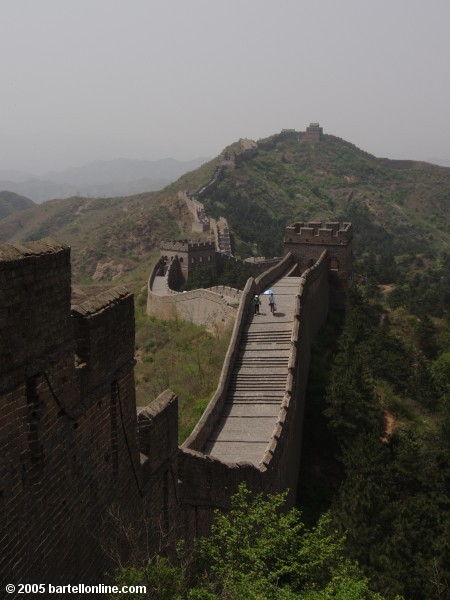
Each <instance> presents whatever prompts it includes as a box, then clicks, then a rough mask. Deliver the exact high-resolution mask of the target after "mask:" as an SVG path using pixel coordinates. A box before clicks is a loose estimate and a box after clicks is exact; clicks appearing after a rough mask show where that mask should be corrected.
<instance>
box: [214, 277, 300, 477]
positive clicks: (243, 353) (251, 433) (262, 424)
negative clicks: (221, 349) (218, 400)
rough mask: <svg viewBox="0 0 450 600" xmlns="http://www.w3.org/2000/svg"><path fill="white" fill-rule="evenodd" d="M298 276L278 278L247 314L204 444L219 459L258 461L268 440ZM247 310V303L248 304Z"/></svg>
mask: <svg viewBox="0 0 450 600" xmlns="http://www.w3.org/2000/svg"><path fill="white" fill-rule="evenodd" d="M299 284H300V278H299V277H282V278H281V279H279V280H278V281H277V282H276V283H275V284H273V285H272V286H271V289H273V291H274V292H275V300H276V303H277V312H276V313H275V315H272V314H271V312H270V309H269V304H268V300H269V297H268V296H264V295H262V296H261V302H262V306H261V310H260V312H261V314H260V315H253V314H249V315H248V316H247V322H246V324H245V328H244V331H243V333H242V336H241V340H240V345H239V351H238V354H237V357H236V361H235V364H234V367H233V373H232V375H231V379H230V383H229V386H228V391H227V399H226V403H225V407H224V410H223V412H222V415H221V417H220V419H219V420H218V423H217V424H216V427H215V428H214V430H213V432H212V434H211V437H210V438H209V440H208V442H207V444H206V447H205V449H204V452H205V454H211V455H214V456H217V457H218V458H220V459H221V460H223V461H227V462H238V461H246V462H252V463H253V464H255V465H258V464H259V463H260V461H261V460H262V458H263V456H264V452H265V450H266V448H267V445H268V443H269V441H270V438H271V435H272V432H273V429H274V427H275V424H276V421H277V417H278V413H279V410H280V406H281V401H282V399H283V396H284V392H285V389H286V380H287V375H288V360H289V350H290V341H291V332H292V325H293V319H294V307H295V295H296V294H297V293H298V289H299ZM252 311H253V306H252Z"/></svg>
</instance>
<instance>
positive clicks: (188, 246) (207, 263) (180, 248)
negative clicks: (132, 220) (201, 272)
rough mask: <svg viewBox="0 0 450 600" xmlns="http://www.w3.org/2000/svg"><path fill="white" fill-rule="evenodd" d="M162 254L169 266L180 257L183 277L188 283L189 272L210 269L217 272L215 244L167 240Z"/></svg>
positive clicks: (163, 245) (163, 244)
mask: <svg viewBox="0 0 450 600" xmlns="http://www.w3.org/2000/svg"><path fill="white" fill-rule="evenodd" d="M160 254H161V256H162V257H163V258H164V260H165V261H166V264H167V266H168V264H169V263H170V262H171V261H172V260H173V259H174V258H175V256H177V257H178V261H179V264H180V270H181V275H182V277H183V280H184V281H187V279H188V277H189V272H190V271H191V272H192V270H193V269H196V268H199V267H200V268H201V267H210V268H212V269H213V271H214V272H215V270H216V247H215V244H214V242H193V241H191V240H165V241H164V242H163V243H162V244H161V248H160Z"/></svg>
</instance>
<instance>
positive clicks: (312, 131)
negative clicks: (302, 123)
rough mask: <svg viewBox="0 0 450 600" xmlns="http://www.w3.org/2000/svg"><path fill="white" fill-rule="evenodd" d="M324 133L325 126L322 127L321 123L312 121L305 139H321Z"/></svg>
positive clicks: (312, 140) (313, 140) (314, 140)
mask: <svg viewBox="0 0 450 600" xmlns="http://www.w3.org/2000/svg"><path fill="white" fill-rule="evenodd" d="M322 135H323V128H322V127H320V125H319V123H310V124H309V127H307V128H306V132H305V134H304V139H305V140H308V141H311V142H316V141H317V142H318V141H320V139H321V137H322Z"/></svg>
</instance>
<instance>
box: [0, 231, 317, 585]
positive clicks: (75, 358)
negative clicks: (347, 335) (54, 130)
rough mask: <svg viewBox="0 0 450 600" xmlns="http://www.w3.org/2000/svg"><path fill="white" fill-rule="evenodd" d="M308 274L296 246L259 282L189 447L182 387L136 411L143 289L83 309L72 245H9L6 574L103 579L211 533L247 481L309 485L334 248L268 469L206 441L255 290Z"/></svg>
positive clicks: (1, 464)
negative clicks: (316, 381) (309, 442)
mask: <svg viewBox="0 0 450 600" xmlns="http://www.w3.org/2000/svg"><path fill="white" fill-rule="evenodd" d="M296 269H297V262H296V260H295V257H294V256H293V255H292V254H291V253H289V254H287V255H286V256H285V258H284V259H283V261H282V262H280V263H279V264H277V265H276V266H274V267H272V268H271V269H269V270H268V271H266V272H265V273H263V274H262V275H261V276H259V277H258V278H257V279H256V280H255V279H253V278H250V279H249V280H248V282H247V285H246V287H245V289H244V291H243V293H242V297H241V302H240V305H239V309H238V311H237V316H236V320H235V325H234V330H233V334H232V338H231V343H230V347H229V349H228V352H227V356H226V359H225V364H224V368H223V371H222V374H221V377H220V381H219V385H218V389H217V392H216V394H215V395H214V397H213V398H212V400H211V402H210V404H209V405H208V407H207V409H206V411H205V414H204V415H203V417H202V418H201V420H200V422H199V423H198V425H197V427H196V428H195V430H194V432H193V433H192V435H191V436H190V437H189V439H188V440H187V441H186V443H185V444H183V446H182V447H181V448H178V447H177V429H178V427H177V420H178V405H177V398H176V397H175V396H174V395H173V394H172V393H171V392H170V391H169V390H168V391H166V392H164V393H163V394H161V395H160V396H159V398H157V399H156V400H155V401H153V402H152V403H150V404H149V405H148V406H147V407H143V408H139V409H138V410H136V402H135V387H134V375H133V365H134V307H133V297H132V295H131V294H129V293H128V291H127V290H126V289H125V288H123V287H116V288H112V289H111V290H108V291H107V292H104V293H102V294H100V295H99V296H97V297H95V298H91V299H89V300H87V301H85V302H83V303H82V304H79V305H77V306H73V307H72V308H71V305H70V249H69V248H68V247H67V246H65V245H63V244H60V243H59V242H57V241H56V240H52V239H51V238H46V239H44V240H41V241H40V242H32V243H29V244H24V245H18V244H13V245H5V246H0V339H1V346H0V353H1V357H0V358H1V360H0V411H1V417H2V419H1V426H0V510H1V512H0V514H1V517H0V542H1V544H2V553H1V555H0V580H1V581H13V582H14V581H19V580H20V581H48V582H52V583H53V584H55V585H57V584H60V585H62V584H68V583H73V584H74V583H78V582H79V581H84V582H86V583H98V582H99V581H102V580H103V581H104V573H105V572H107V571H111V570H112V569H113V568H114V565H116V564H117V560H118V558H119V557H120V560H121V562H122V564H126V563H127V562H136V561H138V560H139V559H142V560H143V559H145V555H146V552H147V551H148V552H150V554H152V553H157V552H160V551H161V550H162V549H163V548H164V547H169V548H172V549H173V548H174V545H175V541H176V539H177V538H180V537H184V538H185V539H186V541H187V543H188V544H190V543H191V542H192V539H193V538H194V537H195V536H196V535H199V534H202V533H207V532H208V528H209V526H210V523H211V520H212V515H213V510H214V509H215V508H222V509H227V508H228V507H229V505H230V498H231V495H232V494H233V493H235V491H236V489H237V486H238V484H239V483H240V482H241V481H245V482H246V483H247V485H248V486H249V488H250V489H251V490H252V491H254V492H257V491H265V492H272V491H275V490H279V489H284V488H285V487H286V486H289V487H290V488H291V489H292V490H295V487H296V484H297V475H298V469H299V462H300V447H301V430H302V421H303V411H304V402H305V388H306V380H307V373H308V366H309V357H310V346H311V342H312V339H313V338H314V336H315V334H316V332H317V330H318V328H319V327H320V325H321V324H322V322H323V321H324V319H325V317H326V314H327V310H328V304H329V283H328V255H327V251H326V250H325V251H323V252H322V254H321V256H320V258H319V260H318V261H317V262H316V263H315V264H314V265H313V266H312V267H311V268H309V269H308V270H307V271H306V272H305V273H303V275H302V277H301V281H300V286H299V290H298V295H297V304H296V310H295V318H294V323H293V328H292V333H291V350H290V357H289V376H288V379H287V385H286V390H285V394H284V397H283V400H282V402H281V404H280V412H279V416H278V419H277V422H276V425H275V427H274V430H273V432H272V436H271V437H270V439H268V440H267V449H266V452H265V454H264V458H263V461H262V463H261V464H260V465H259V467H256V466H254V465H253V464H250V463H226V462H223V461H220V460H218V459H216V458H214V457H212V456H207V455H205V454H203V453H202V448H203V445H204V441H205V440H206V439H207V437H208V435H209V432H210V431H211V430H212V428H213V427H214V425H215V423H216V420H217V418H218V417H219V415H220V412H221V407H222V406H223V403H224V398H225V396H224V394H225V392H226V387H227V385H228V383H229V381H230V374H231V371H232V368H233V363H234V360H235V356H236V352H237V348H238V343H239V337H240V335H241V332H242V329H243V325H244V321H245V317H246V314H247V311H248V310H250V302H251V298H252V296H253V294H254V293H255V291H258V292H261V291H262V290H263V289H266V288H267V287H268V286H269V285H270V284H271V282H273V281H275V280H276V279H277V278H279V277H280V276H281V275H284V274H286V273H287V272H289V271H292V272H294V271H295V270H296ZM157 273H158V267H157V266H156V267H155V269H154V270H153V272H152V275H151V276H150V280H149V289H151V288H152V285H153V283H154V281H155V279H156V277H157V276H158V275H157ZM210 293H212V292H210ZM149 296H150V294H149ZM153 296H155V294H153ZM173 296H174V297H177V296H179V294H173ZM153 300H155V298H153ZM156 301H157V300H156ZM125 529H126V530H128V531H131V532H132V535H131V536H129V539H128V541H127V540H126V538H125V536H124V530H125ZM119 540H120V542H119ZM129 540H131V543H129Z"/></svg>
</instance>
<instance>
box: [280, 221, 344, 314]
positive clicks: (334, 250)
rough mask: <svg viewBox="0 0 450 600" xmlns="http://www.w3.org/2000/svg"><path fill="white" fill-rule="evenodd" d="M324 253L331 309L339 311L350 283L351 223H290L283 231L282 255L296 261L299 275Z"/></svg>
mask: <svg viewBox="0 0 450 600" xmlns="http://www.w3.org/2000/svg"><path fill="white" fill-rule="evenodd" d="M324 250H326V251H327V254H328V269H329V275H330V284H331V290H330V291H331V305H332V306H333V307H334V308H342V307H343V306H344V304H345V300H346V297H347V291H348V288H349V287H350V286H351V284H352V279H353V227H352V224H351V223H337V222H333V223H325V224H322V223H319V222H310V223H304V222H299V223H293V224H292V225H288V226H287V227H286V232H285V236H284V252H285V254H287V253H288V252H292V254H293V255H294V256H295V257H296V259H297V263H298V266H299V270H300V273H303V272H304V271H305V270H306V269H308V268H309V267H311V266H312V265H313V264H314V263H315V262H316V261H317V260H318V258H319V257H320V255H321V254H322V252H323V251H324Z"/></svg>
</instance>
